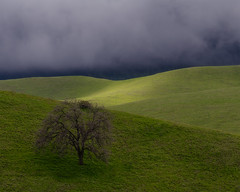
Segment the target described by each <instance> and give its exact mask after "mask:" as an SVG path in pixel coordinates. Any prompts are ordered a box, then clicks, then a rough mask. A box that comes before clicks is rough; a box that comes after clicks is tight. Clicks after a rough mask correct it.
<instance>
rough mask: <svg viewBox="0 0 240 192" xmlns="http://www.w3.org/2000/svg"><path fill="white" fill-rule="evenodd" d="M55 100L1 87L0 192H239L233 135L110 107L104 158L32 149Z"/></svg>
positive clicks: (239, 151) (238, 146)
mask: <svg viewBox="0 0 240 192" xmlns="http://www.w3.org/2000/svg"><path fill="white" fill-rule="evenodd" d="M56 103H57V101H53V100H49V99H42V98H39V97H34V96H28V95H22V94H16V93H11V92H4V91H0V122H1V123H0V191H9V192H10V191H29V192H37V191H46V192H47V191H59V192H64V191H71V192H78V191H81V192H82V191H98V192H99V191H104V192H105V191H171V192H173V191H177V192H181V191H224V192H225V191H238V190H239V189H240V188H239V180H240V158H239V157H240V137H239V136H234V135H230V134H224V133H221V132H218V131H212V130H207V129H199V128H194V127H184V126H179V125H176V124H172V123H167V122H163V121H160V120H156V119H151V118H147V117H142V116H138V115H132V114H128V113H124V112H117V111H112V113H113V115H114V122H113V123H114V126H115V129H114V143H113V146H112V156H111V159H110V162H109V163H108V164H103V163H100V162H98V161H94V160H88V161H87V165H85V166H79V165H78V163H77V158H76V157H75V156H72V155H68V156H65V157H62V158H60V157H57V156H55V155H53V154H51V153H50V152H46V153H45V154H44V153H43V154H42V153H41V154H39V153H36V152H35V149H34V147H33V144H34V138H35V132H36V130H37V129H38V128H39V126H40V123H41V120H42V119H43V118H44V116H45V115H46V114H47V113H48V112H49V111H50V110H51V109H52V108H53V107H54V106H55V105H56Z"/></svg>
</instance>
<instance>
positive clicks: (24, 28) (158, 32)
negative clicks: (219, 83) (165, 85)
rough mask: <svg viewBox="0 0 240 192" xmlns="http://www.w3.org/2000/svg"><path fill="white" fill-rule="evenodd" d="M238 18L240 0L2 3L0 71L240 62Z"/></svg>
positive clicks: (4, 0)
mask: <svg viewBox="0 0 240 192" xmlns="http://www.w3.org/2000/svg"><path fill="white" fill-rule="evenodd" d="M239 21H240V1H239V0H94V1H90V0H41V1H39V0H1V1H0V74H1V75H3V74H10V73H24V72H27V71H28V72H31V71H41V72H44V71H45V72H46V71H62V72H64V71H65V72H66V73H67V71H74V70H78V71H81V70H82V71H84V70H85V71H86V70H90V71H91V70H92V71H95V72H96V71H98V70H102V71H104V70H110V71H111V70H115V72H116V71H118V70H119V71H124V69H126V70H128V69H131V71H134V69H136V70H137V69H140V68H141V69H149V68H152V69H154V70H155V69H156V70H158V71H161V70H167V69H172V68H181V67H186V66H202V65H233V64H240V22H239ZM96 73H97V72H96ZM0 78H1V77H0Z"/></svg>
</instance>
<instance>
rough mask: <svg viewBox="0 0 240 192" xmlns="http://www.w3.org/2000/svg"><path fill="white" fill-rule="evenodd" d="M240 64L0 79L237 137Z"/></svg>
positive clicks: (16, 87)
mask: <svg viewBox="0 0 240 192" xmlns="http://www.w3.org/2000/svg"><path fill="white" fill-rule="evenodd" d="M239 74H240V66H225V67H195V68H187V69H181V70H174V71H169V72H165V73H159V74H156V75H152V76H147V77H141V78H135V79H130V80H123V81H110V80H105V79H96V78H91V77H51V78H47V77H44V78H26V79H16V80H5V81H0V89H1V90H11V91H16V92H22V93H27V94H31V95H37V96H42V97H47V98H53V99H58V100H63V99H74V98H78V99H85V100H92V101H95V102H98V103H101V104H104V105H105V106H107V107H108V108H110V109H114V110H120V111H126V112H130V113H135V114H139V115H144V116H149V117H154V118H158V119H164V120H168V121H172V122H178V123H183V124H189V125H194V126H200V127H205V128H212V129H218V130H222V131H225V132H229V133H234V134H240V127H239V125H240V110H239V109H240V75H239Z"/></svg>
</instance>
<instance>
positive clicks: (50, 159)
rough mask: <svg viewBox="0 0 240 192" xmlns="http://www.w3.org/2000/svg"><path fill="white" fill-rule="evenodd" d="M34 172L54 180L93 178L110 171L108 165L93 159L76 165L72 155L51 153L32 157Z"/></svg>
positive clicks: (75, 157)
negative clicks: (49, 176)
mask: <svg viewBox="0 0 240 192" xmlns="http://www.w3.org/2000/svg"><path fill="white" fill-rule="evenodd" d="M33 161H34V169H35V170H34V172H37V174H40V175H45V174H47V175H51V176H53V177H54V178H56V179H59V180H61V179H64V180H65V179H74V178H79V177H82V176H84V177H85V178H86V177H88V178H95V177H98V176H99V175H102V174H104V172H106V170H107V169H111V166H110V165H109V164H106V163H103V162H99V161H97V160H95V159H92V160H85V164H84V165H79V164H78V158H77V156H74V155H66V156H62V157H61V156H58V155H56V154H53V153H51V152H43V153H35V155H34V157H33Z"/></svg>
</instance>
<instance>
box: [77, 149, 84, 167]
mask: <svg viewBox="0 0 240 192" xmlns="http://www.w3.org/2000/svg"><path fill="white" fill-rule="evenodd" d="M83 154H84V150H81V151H80V150H79V151H78V162H79V165H83Z"/></svg>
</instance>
